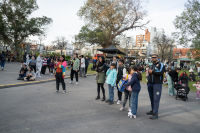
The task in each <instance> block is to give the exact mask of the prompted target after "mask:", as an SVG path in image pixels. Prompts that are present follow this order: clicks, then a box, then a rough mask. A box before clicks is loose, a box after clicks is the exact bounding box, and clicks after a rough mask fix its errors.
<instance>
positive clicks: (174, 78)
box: [167, 68, 181, 96]
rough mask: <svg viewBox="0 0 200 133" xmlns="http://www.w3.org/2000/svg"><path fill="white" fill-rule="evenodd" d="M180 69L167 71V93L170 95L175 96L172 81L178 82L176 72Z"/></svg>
mask: <svg viewBox="0 0 200 133" xmlns="http://www.w3.org/2000/svg"><path fill="white" fill-rule="evenodd" d="M180 71H181V69H180V68H177V69H175V70H172V71H170V72H169V73H168V76H167V81H168V93H169V95H170V96H175V95H176V92H175V90H174V83H175V84H177V82H178V73H179V72H180Z"/></svg>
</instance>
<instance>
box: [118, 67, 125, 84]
mask: <svg viewBox="0 0 200 133" xmlns="http://www.w3.org/2000/svg"><path fill="white" fill-rule="evenodd" d="M123 69H124V66H122V67H120V66H119V67H118V73H117V82H119V81H120V80H121V79H123Z"/></svg>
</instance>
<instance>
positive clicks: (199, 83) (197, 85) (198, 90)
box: [193, 80, 200, 100]
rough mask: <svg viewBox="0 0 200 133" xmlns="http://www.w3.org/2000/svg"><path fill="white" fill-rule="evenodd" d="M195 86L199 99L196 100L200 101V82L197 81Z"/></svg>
mask: <svg viewBox="0 0 200 133" xmlns="http://www.w3.org/2000/svg"><path fill="white" fill-rule="evenodd" d="M193 86H196V88H197V98H196V100H199V94H200V80H197V82H196V84H193Z"/></svg>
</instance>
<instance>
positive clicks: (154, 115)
mask: <svg viewBox="0 0 200 133" xmlns="http://www.w3.org/2000/svg"><path fill="white" fill-rule="evenodd" d="M149 118H150V119H152V120H155V119H158V114H153V115H152V116H150V117H149Z"/></svg>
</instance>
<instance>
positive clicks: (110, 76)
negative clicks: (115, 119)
mask: <svg viewBox="0 0 200 133" xmlns="http://www.w3.org/2000/svg"><path fill="white" fill-rule="evenodd" d="M115 67H116V64H115V63H112V64H111V65H110V69H108V71H107V72H106V75H107V78H106V83H107V84H108V89H109V97H108V99H107V100H106V102H107V103H109V105H112V104H114V102H113V100H114V85H115V81H116V78H117V71H116V69H115Z"/></svg>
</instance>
